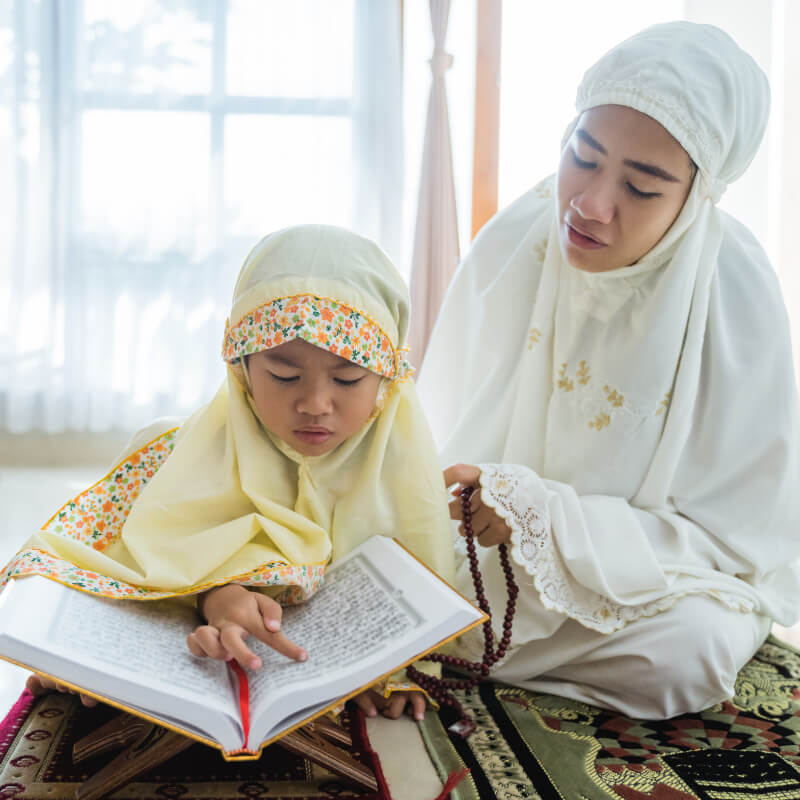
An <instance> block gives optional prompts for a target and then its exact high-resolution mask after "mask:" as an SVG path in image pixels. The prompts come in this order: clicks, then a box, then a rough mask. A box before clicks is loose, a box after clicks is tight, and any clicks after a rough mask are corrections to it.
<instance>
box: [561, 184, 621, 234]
mask: <svg viewBox="0 0 800 800" xmlns="http://www.w3.org/2000/svg"><path fill="white" fill-rule="evenodd" d="M569 204H570V205H571V206H572V208H574V209H575V211H577V212H578V214H579V215H580V216H581V218H582V219H586V220H592V221H594V222H599V223H601V224H602V225H607V224H608V223H609V222H611V220H612V219H614V211H615V199H614V188H613V187H612V186H611V185H610V184H609V183H608V182H607V181H600V180H596V181H592V182H591V183H590V184H589V185H588V186H586V187H585V188H584V189H583V190H582V191H580V192H578V193H577V194H575V195H574V196H573V197H572V199H571V200H570V201H569Z"/></svg>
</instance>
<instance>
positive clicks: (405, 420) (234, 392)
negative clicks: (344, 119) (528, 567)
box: [3, 225, 453, 601]
mask: <svg viewBox="0 0 800 800" xmlns="http://www.w3.org/2000/svg"><path fill="white" fill-rule="evenodd" d="M407 330H408V297H407V291H406V287H405V284H404V283H403V280H402V278H401V277H400V275H399V274H398V273H397V271H396V270H395V268H394V267H393V265H392V264H391V262H390V261H389V259H388V258H387V257H386V255H385V254H384V253H383V252H382V251H381V250H380V249H379V248H378V247H377V246H376V245H375V244H373V243H372V242H370V241H369V240H367V239H364V238H363V237H360V236H357V235H356V234H353V233H350V232H348V231H345V230H341V229H338V228H333V227H328V226H321V225H305V226H298V227H293V228H288V229H285V230H283V231H279V232H277V233H274V234H272V235H270V236H267V237H266V238H264V239H263V240H262V241H261V242H259V243H258V244H257V245H256V246H255V248H254V249H253V250H252V252H251V253H250V255H249V256H248V258H247V260H246V261H245V263H244V266H243V267H242V270H241V272H240V274H239V278H238V280H237V283H236V288H235V290H234V296H233V305H232V309H231V314H230V319H229V321H228V324H227V325H226V329H225V336H224V340H223V358H224V359H225V360H226V362H227V363H228V374H227V378H226V381H225V382H224V383H223V385H222V386H221V387H220V389H219V391H218V392H217V394H216V396H215V397H214V399H213V400H212V401H211V402H210V403H209V404H208V405H206V406H204V407H203V408H201V409H200V410H199V411H197V412H196V413H195V414H194V415H193V416H192V417H190V418H189V419H188V420H187V422H186V423H185V424H184V425H182V426H181V427H180V429H179V430H177V431H176V430H172V431H168V432H166V433H164V434H162V435H161V436H158V437H157V438H156V439H154V440H153V441H150V442H148V443H147V444H145V445H144V447H140V448H139V449H137V450H135V451H134V452H133V453H132V454H130V455H129V456H128V457H127V458H126V459H125V460H124V461H122V462H121V463H120V464H118V465H117V466H115V468H114V469H113V470H112V471H111V472H110V473H109V474H108V475H106V476H105V477H104V478H103V479H101V480H100V481H98V483H97V484H95V485H94V486H93V487H90V488H89V489H87V490H86V491H85V492H83V493H82V494H81V495H79V496H78V497H76V498H74V499H73V500H71V501H69V503H67V504H66V505H65V506H64V507H63V508H62V509H60V510H59V511H58V512H57V513H56V514H55V515H54V517H53V518H52V519H51V520H50V521H49V522H48V523H47V524H46V525H45V526H44V527H43V528H42V530H40V531H39V532H37V533H36V534H35V535H34V536H32V537H31V539H29V541H28V542H27V543H26V545H25V547H24V548H23V549H22V550H21V551H20V552H19V553H18V554H17V556H16V557H15V558H14V560H12V562H11V563H10V564H9V565H8V566H7V568H6V571H5V575H4V578H3V580H7V579H8V578H10V577H20V576H24V575H30V574H42V575H46V576H47V577H50V578H52V579H54V580H58V581H60V582H62V583H65V584H67V585H70V586H73V587H75V588H78V589H82V590H84V591H91V592H94V593H98V594H102V595H105V596H109V597H128V598H130V597H133V598H140V599H157V598H161V597H169V596H175V595H182V594H192V593H196V592H199V591H204V590H206V589H208V588H209V587H211V586H216V585H220V584H224V583H231V582H237V583H241V584H245V585H250V586H278V587H284V588H283V589H279V590H277V591H278V593H279V594H280V595H281V599H282V600H284V601H299V600H302V599H305V598H306V597H308V596H309V595H310V594H312V593H313V592H314V591H315V590H316V588H317V587H318V586H319V584H320V581H321V579H322V575H323V573H324V569H325V565H326V563H327V562H328V561H330V560H332V559H336V558H339V557H341V556H343V555H344V554H345V553H347V552H349V551H350V550H352V549H353V548H354V547H356V546H357V545H358V544H360V543H361V542H363V541H364V540H365V539H367V538H369V537H370V536H372V535H374V534H384V535H389V536H395V537H396V538H398V539H399V540H400V541H401V542H402V543H403V544H404V545H405V546H406V547H408V548H409V549H410V550H411V551H412V552H414V553H415V554H416V555H417V556H418V557H419V558H420V559H422V560H423V561H424V562H425V563H426V564H428V566H430V567H431V568H432V569H434V570H435V571H436V572H438V573H439V574H440V575H442V577H444V578H445V579H446V580H450V579H451V578H452V576H453V555H452V544H451V535H450V521H449V516H448V511H447V496H446V491H445V487H444V483H443V479H442V473H441V468H440V465H439V462H438V459H437V456H436V451H435V448H434V444H433V440H432V437H431V434H430V432H429V429H428V425H427V422H426V420H425V418H424V416H423V414H422V411H421V408H420V405H419V402H418V400H417V395H416V389H415V387H414V383H413V381H412V380H411V379H410V376H409V367H408V364H407V362H406V360H405V358H404V351H403V348H402V345H403V344H404V342H405V339H406V335H407ZM295 338H302V339H305V340H306V341H308V342H311V343H313V344H314V345H316V346H318V347H323V348H325V349H326V350H328V351H329V352H332V353H334V354H336V355H339V356H341V357H343V358H347V359H349V360H351V361H353V362H354V363H356V364H358V365H359V366H362V367H366V368H368V369H370V370H372V371H374V372H376V373H378V374H380V375H382V376H383V379H384V380H383V381H382V387H381V389H380V391H379V394H378V402H377V406H376V408H375V411H374V412H373V414H372V416H371V417H370V419H369V420H368V421H367V422H366V424H365V425H364V426H363V428H362V429H361V430H360V431H359V432H358V433H357V434H355V435H353V436H351V437H350V438H349V439H347V440H345V441H344V442H343V443H341V444H340V445H339V446H337V447H336V448H334V449H333V450H332V451H330V452H329V453H326V454H324V455H321V456H314V457H307V456H303V455H301V454H300V453H298V452H297V451H295V450H294V449H292V448H291V447H290V446H289V445H288V444H286V443H285V442H283V441H282V440H280V439H279V438H278V437H277V436H275V435H274V434H272V433H271V432H270V431H268V430H267V429H266V428H265V427H264V426H263V425H262V423H261V422H260V421H259V419H258V417H257V416H256V415H255V413H254V410H253V408H254V406H253V404H252V398H251V396H250V395H249V391H248V383H247V380H246V376H245V373H244V370H243V368H242V364H243V359H244V357H245V356H246V355H248V354H252V353H255V352H259V351H261V350H267V349H270V348H271V347H276V346H278V345H279V344H282V343H283V342H287V341H291V340H292V339H295Z"/></svg>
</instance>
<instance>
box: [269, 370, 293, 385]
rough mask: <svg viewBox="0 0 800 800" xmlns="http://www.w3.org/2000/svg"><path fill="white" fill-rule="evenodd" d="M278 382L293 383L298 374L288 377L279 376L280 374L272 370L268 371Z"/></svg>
mask: <svg viewBox="0 0 800 800" xmlns="http://www.w3.org/2000/svg"><path fill="white" fill-rule="evenodd" d="M269 374H270V375H271V376H272V377H273V378H274V379H275V380H276V381H278V383H294V382H295V381H296V380H298V379H299V378H300V376H299V375H291V376H289V377H288V378H284V377H281V376H280V375H276V374H275V373H274V372H270V373H269Z"/></svg>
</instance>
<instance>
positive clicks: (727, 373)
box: [419, 22, 800, 630]
mask: <svg viewBox="0 0 800 800" xmlns="http://www.w3.org/2000/svg"><path fill="white" fill-rule="evenodd" d="M605 104H618V105H623V106H627V107H630V108H633V109H636V110H637V111H640V112H642V113H645V114H647V115H649V116H651V117H652V118H654V119H655V120H657V121H658V122H659V123H660V124H661V125H663V126H664V128H666V130H667V131H669V133H670V134H672V136H673V137H675V139H677V140H678V142H680V144H681V145H682V146H683V147H684V148H685V149H686V151H687V152H688V153H689V155H690V156H691V158H692V159H693V160H694V162H695V163H696V164H697V166H698V170H699V171H698V175H697V177H696V179H695V181H694V185H693V187H692V189H691V191H690V194H689V196H688V198H687V200H686V202H685V205H684V207H683V209H682V211H681V213H680V215H679V216H678V218H677V220H676V221H675V223H674V224H673V225H672V227H671V228H670V230H669V231H668V232H667V234H666V235H665V236H664V238H663V239H662V240H661V241H660V242H659V243H658V244H657V245H656V246H655V247H654V248H653V250H651V251H650V252H649V253H648V254H647V255H646V256H645V257H644V258H642V259H641V260H640V261H639V262H638V263H636V264H634V265H633V266H624V267H621V268H620V269H616V270H613V271H610V272H603V273H588V272H584V271H581V270H578V269H575V268H573V267H571V266H570V265H569V264H568V263H567V262H566V261H565V259H564V258H563V256H562V253H561V250H560V247H559V242H558V235H557V224H558V220H557V208H556V201H555V197H554V195H555V192H554V185H553V180H552V178H551V179H547V180H545V181H543V182H542V183H541V184H539V185H538V186H536V187H535V188H534V189H532V190H531V191H530V192H528V193H527V194H525V195H523V196H522V197H521V198H519V199H518V200H517V201H516V202H515V203H514V204H513V205H511V206H510V207H509V208H507V209H506V210H505V211H503V212H501V213H500V214H498V215H497V216H496V217H495V218H494V219H493V220H492V221H491V222H490V223H489V224H488V225H487V226H486V227H485V228H484V229H483V230H482V231H481V233H480V235H479V236H478V238H477V239H476V240H475V243H474V245H473V248H472V250H471V252H470V254H469V255H468V257H467V258H466V259H465V261H464V263H463V264H462V265H461V267H460V269H459V271H458V273H457V274H456V277H455V278H454V280H453V283H452V285H451V288H450V290H449V293H448V295H447V297H446V299H445V302H444V305H443V308H442V312H441V315H440V318H439V321H438V323H437V326H436V328H435V330H434V332H433V335H432V338H431V343H430V345H429V348H428V351H427V356H426V359H425V363H424V365H423V369H422V372H421V377H420V382H419V389H420V395H421V399H422V401H423V406H424V407H425V409H426V412H427V413H428V415H429V420H430V422H431V425H432V427H433V431H434V436H435V437H436V438H437V440H438V443H439V445H440V447H441V450H442V459H443V461H444V462H445V463H446V464H450V463H455V462H459V461H460V462H471V463H478V462H481V463H482V464H484V465H485V468H484V478H485V477H486V475H496V474H497V471H498V468H497V466H495V467H491V466H490V465H489V464H487V463H486V462H494V463H495V465H497V464H502V465H517V468H518V469H517V475H518V474H519V469H521V468H525V469H527V471H528V473H531V472H532V473H535V475H534V476H533V477H531V476H530V475H528V477H527V478H526V479H525V481H527V484H526V485H527V489H526V491H525V492H524V493H523V494H518V496H517V505H519V501H520V498H522V497H523V496H524V497H525V498H527V502H530V503H531V504H532V507H531V509H529V514H528V515H529V516H531V514H532V515H533V517H538V518H540V519H543V520H545V521H546V523H547V525H546V527H547V531H546V534H542V536H544V538H541V537H540V539H539V540H537V541H538V542H539V544H537V548H538V551H537V553H536V554H535V555H533V556H531V555H530V553H529V554H528V555H526V554H525V553H524V552H523V548H522V547H521V540H520V535H521V534H520V531H519V530H516V527H515V526H516V523H514V524H512V529H514V530H515V537H514V539H512V541H514V543H515V547H514V549H513V554H514V557H515V558H516V559H517V560H518V561H519V562H520V563H521V564H523V565H524V566H525V567H526V569H528V571H529V572H530V573H531V574H532V576H533V583H534V585H535V586H536V587H537V588H538V590H539V592H540V595H541V598H542V601H543V602H544V604H545V605H546V606H547V607H548V608H555V609H558V610H561V611H563V612H564V613H566V614H567V615H569V616H571V617H573V618H575V619H577V620H578V621H580V622H582V623H583V624H585V625H587V626H588V627H592V628H596V629H598V630H612V629H614V628H617V627H620V626H621V625H623V624H625V622H626V621H629V620H630V619H634V618H636V617H638V616H641V615H643V614H652V613H656V612H657V611H658V610H661V609H663V608H666V607H668V606H669V605H671V604H672V603H673V602H674V601H675V599H677V598H678V597H680V596H682V595H685V594H689V593H697V592H703V593H708V594H711V595H713V596H715V597H717V598H718V599H721V600H722V601H723V602H725V603H727V604H728V605H730V606H733V607H736V608H740V609H741V610H743V611H750V610H755V611H758V612H761V613H765V614H767V615H770V616H772V617H773V618H775V619H777V620H778V621H779V622H781V623H782V624H790V623H791V622H793V621H794V620H795V619H796V617H797V607H798V599H799V598H798V586H799V583H798V570H797V564H796V559H797V558H798V556H799V555H800V536H798V532H799V531H800V503H799V502H798V487H800V469H799V468H798V465H799V464H800V458H799V457H798V456H799V454H800V441H799V440H798V432H799V431H800V428H798V414H797V411H798V408H797V397H796V391H795V383H794V375H793V368H792V359H791V347H790V338H789V329H788V323H787V318H786V312H785V309H784V306H783V302H782V299H781V296H780V291H779V288H778V283H777V280H776V277H775V274H774V272H773V270H772V268H771V266H770V264H769V263H768V261H767V258H766V256H765V254H764V252H763V250H762V249H761V248H760V246H759V244H758V243H757V242H756V240H755V239H754V238H753V236H752V235H751V234H750V232H749V231H748V230H746V229H745V228H744V227H743V226H742V225H740V224H739V223H738V222H736V221H735V220H734V219H732V218H731V217H730V216H728V215H727V214H725V213H724V212H722V211H720V210H719V209H718V208H717V207H716V205H715V203H716V202H717V200H718V199H719V197H720V195H721V193H722V192H723V191H724V189H725V187H726V185H727V184H728V183H729V182H730V181H732V180H735V179H736V178H737V177H739V176H740V175H741V174H742V173H743V172H744V170H745V169H746V167H747V166H748V164H749V163H750V161H751V159H752V158H753V156H754V154H755V152H756V149H757V147H758V145H759V142H760V140H761V137H762V135H763V131H764V128H765V126H766V121H767V116H768V109H769V87H768V84H767V81H766V78H765V77H764V75H763V73H762V72H761V70H760V69H759V68H758V66H757V65H756V64H755V62H754V61H753V60H752V59H751V58H750V57H749V56H748V55H747V54H746V53H744V52H743V51H742V50H741V49H740V48H739V47H738V46H737V45H736V43H735V42H734V41H733V40H732V39H731V38H730V37H729V36H728V35H727V34H725V33H724V32H723V31H721V30H719V29H717V28H714V27H712V26H708V25H697V24H692V23H688V22H677V23H670V24H664V25H657V26H654V27H652V28H648V29H647V30H645V31H643V32H641V33H639V34H637V35H636V36H633V37H632V38H630V39H628V40H626V41H625V42H623V43H622V44H620V45H619V46H617V47H616V48H614V49H613V50H612V51H610V52H609V53H608V54H606V55H605V56H604V57H603V58H602V59H600V61H599V62H598V63H597V64H596V65H595V66H593V67H592V68H591V69H590V70H589V71H588V72H587V73H586V75H585V77H584V80H583V82H582V83H581V86H580V87H579V89H578V95H577V104H576V107H577V112H578V116H580V114H581V113H582V112H584V111H585V110H587V109H589V108H593V107H595V106H599V105H605ZM576 121H577V117H576ZM576 121H574V122H573V123H572V125H571V126H570V127H569V129H568V131H567V138H568V137H569V135H570V133H571V132H572V129H573V128H574V126H575V124H576ZM512 472H513V470H512ZM506 473H508V470H506ZM508 474H511V473H508ZM534 479H535V480H534ZM525 481H523V483H524V482H525ZM484 489H485V492H484V494H485V495H487V496H488V497H489V502H490V503H491V504H495V505H496V506H497V507H498V510H502V509H501V508H500V506H503V505H504V503H502V502H501V501H500V500H499V499H498V498H497V497H494V499H492V496H491V495H492V487H491V486H490V485H489V482H488V481H486V482H485V483H484ZM495 494H496V492H495ZM505 505H506V506H507V505H508V504H507V503H505ZM525 513H527V512H525V509H519V508H517V509H516V510H515V512H514V514H516V515H517V517H515V519H517V521H518V520H519V519H522V518H523V517H524V514H525ZM514 514H508V515H506V518H507V520H508V521H509V522H510V523H513V522H514V520H513V519H512V517H513V516H514ZM519 515H522V516H519ZM523 534H524V532H523ZM523 538H524V537H523ZM545 539H546V540H547V541H545ZM529 543H530V542H529Z"/></svg>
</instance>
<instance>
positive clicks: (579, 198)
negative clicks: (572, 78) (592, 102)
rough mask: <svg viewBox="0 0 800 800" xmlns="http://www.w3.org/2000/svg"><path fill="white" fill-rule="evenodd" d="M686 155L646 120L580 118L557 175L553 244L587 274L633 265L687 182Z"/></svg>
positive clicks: (668, 218) (597, 113)
mask: <svg viewBox="0 0 800 800" xmlns="http://www.w3.org/2000/svg"><path fill="white" fill-rule="evenodd" d="M694 172H695V169H694V166H693V165H692V162H691V160H690V158H689V155H688V154H687V152H686V151H685V150H684V149H683V147H681V145H680V144H678V142H677V141H676V140H675V139H673V137H672V136H671V135H670V134H669V133H667V131H666V129H665V128H664V127H662V126H661V125H660V124H659V123H658V122H656V121H655V120H654V119H653V118H652V117H648V116H647V115H646V114H641V113H640V112H638V111H634V110H633V109H632V108H627V107H625V106H616V105H607V106H597V107H596V108H591V109H589V110H588V111H585V112H584V113H583V114H581V116H580V118H579V119H578V123H577V125H576V126H575V130H574V131H573V132H572V136H571V137H570V139H569V141H568V142H567V145H566V147H565V148H564V152H563V153H562V154H561V163H560V164H559V168H558V213H559V226H558V238H559V243H560V245H561V251H562V253H563V254H564V257H565V258H566V259H567V261H569V263H570V264H571V265H572V266H573V267H576V268H577V269H582V270H586V271H587V272H607V271H608V270H613V269H618V268H620V267H627V266H630V265H631V264H635V263H636V262H637V261H638V260H639V259H640V258H642V256H644V255H645V254H646V253H648V252H649V251H650V250H652V249H653V247H654V246H655V245H656V244H657V242H658V241H659V240H660V239H661V237H662V236H663V235H664V234H665V233H666V232H667V231H668V230H669V228H670V226H671V225H672V223H673V222H674V221H675V219H676V217H677V216H678V214H679V213H680V211H681V208H683V203H684V201H685V200H686V197H687V195H688V194H689V190H690V189H691V186H692V179H693V178H694Z"/></svg>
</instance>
